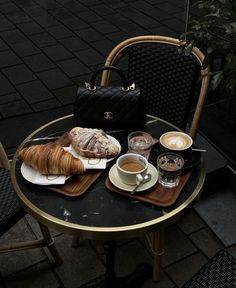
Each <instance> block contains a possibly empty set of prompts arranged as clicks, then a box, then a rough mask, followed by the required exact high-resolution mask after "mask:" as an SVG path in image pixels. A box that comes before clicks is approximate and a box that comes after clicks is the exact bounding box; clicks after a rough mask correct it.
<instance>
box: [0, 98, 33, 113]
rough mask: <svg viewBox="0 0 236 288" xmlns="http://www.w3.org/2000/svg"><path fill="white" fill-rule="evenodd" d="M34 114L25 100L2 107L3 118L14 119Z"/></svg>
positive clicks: (0, 108) (0, 111)
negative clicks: (18, 116) (13, 117)
mask: <svg viewBox="0 0 236 288" xmlns="http://www.w3.org/2000/svg"><path fill="white" fill-rule="evenodd" d="M30 112H32V110H31V108H30V106H29V105H28V104H27V103H26V102H25V101H24V100H18V101H14V102H10V103H6V104H2V105H1V106H0V113H1V114H2V115H3V117H12V116H17V115H23V114H27V113H30Z"/></svg>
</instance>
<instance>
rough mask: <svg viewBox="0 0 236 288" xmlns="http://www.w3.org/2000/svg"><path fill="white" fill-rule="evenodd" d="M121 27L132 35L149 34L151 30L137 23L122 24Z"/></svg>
mask: <svg viewBox="0 0 236 288" xmlns="http://www.w3.org/2000/svg"><path fill="white" fill-rule="evenodd" d="M120 29H121V30H122V31H124V32H126V33H127V34H129V35H130V36H138V35H149V34H150V32H149V31H148V30H146V29H144V28H142V27H140V26H139V25H137V24H135V23H131V24H126V25H122V26H120Z"/></svg>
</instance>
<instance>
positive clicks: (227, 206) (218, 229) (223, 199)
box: [194, 178, 236, 247]
mask: <svg viewBox="0 0 236 288" xmlns="http://www.w3.org/2000/svg"><path fill="white" fill-rule="evenodd" d="M215 179H217V178H215ZM213 181H215V180H213ZM216 183H217V182H216ZM212 186H213V187H214V186H215V184H214V182H213V183H212ZM219 187H221V186H219ZM217 190H218V189H217ZM235 204H236V196H235V193H234V192H233V191H232V190H231V189H229V188H228V187H227V188H223V187H221V189H220V190H218V191H217V192H215V193H214V194H212V195H208V196H206V197H202V198H201V199H200V201H198V202H197V203H196V204H195V205H194V209H195V210H196V211H197V213H198V214H199V215H200V216H201V217H202V218H203V219H204V221H205V222H206V223H207V225H208V226H209V227H210V228H211V229H212V231H213V232H214V233H215V234H216V235H217V236H218V237H219V239H220V240H221V241H222V243H223V244H224V245H225V246H226V247H229V246H231V245H234V244H235V243H236V230H235V229H234V227H235V222H236V211H235Z"/></svg>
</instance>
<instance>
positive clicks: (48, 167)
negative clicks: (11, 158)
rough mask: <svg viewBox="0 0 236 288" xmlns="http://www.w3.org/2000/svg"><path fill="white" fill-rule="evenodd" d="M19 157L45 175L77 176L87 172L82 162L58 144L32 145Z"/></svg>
mask: <svg viewBox="0 0 236 288" xmlns="http://www.w3.org/2000/svg"><path fill="white" fill-rule="evenodd" d="M18 157H19V158H20V159H21V160H22V161H23V162H24V163H26V164H27V165H29V166H31V167H33V168H34V169H36V170H37V171H39V173H41V174H45V175H49V174H52V175H75V174H82V173H84V172H85V168H84V165H83V163H82V161H81V160H80V159H78V158H75V157H74V156H73V155H71V154H70V153H69V152H67V151H65V150H64V149H63V148H62V146H60V145H59V144H57V143H54V142H49V143H47V144H40V145H32V146H30V147H26V148H23V149H22V150H20V151H19V153H18Z"/></svg>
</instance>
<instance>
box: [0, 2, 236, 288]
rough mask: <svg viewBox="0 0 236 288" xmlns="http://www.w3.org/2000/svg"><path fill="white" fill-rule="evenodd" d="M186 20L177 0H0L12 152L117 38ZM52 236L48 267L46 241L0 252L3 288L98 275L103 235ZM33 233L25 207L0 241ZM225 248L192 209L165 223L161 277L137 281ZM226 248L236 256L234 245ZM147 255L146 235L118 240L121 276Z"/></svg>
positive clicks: (188, 271)
mask: <svg viewBox="0 0 236 288" xmlns="http://www.w3.org/2000/svg"><path fill="white" fill-rule="evenodd" d="M184 19H185V1H182V0H168V1H164V0H138V1H134V0H123V1H121V0H112V1H98V0H84V1H82V0H80V1H79V0H78V1H76V0H1V1H0V132H1V141H2V142H3V144H5V147H6V148H7V150H8V152H12V153H13V152H14V150H15V148H16V147H17V145H18V144H19V143H20V141H22V139H23V138H24V137H25V136H26V135H28V134H29V133H30V132H31V131H32V130H34V129H35V128H36V127H38V126H39V125H41V124H43V123H45V122H47V121H48V120H50V119H53V118H55V117H57V116H61V115H65V114H68V113H71V112H72V104H73V102H74V100H75V96H76V89H77V87H78V85H82V84H83V82H84V81H85V80H88V79H90V75H91V72H92V71H93V70H94V69H95V68H96V67H98V66H99V65H101V64H102V63H104V60H105V57H106V56H107V54H108V52H109V51H110V50H111V49H112V48H113V47H114V46H115V45H116V44H117V43H118V42H120V41H122V40H124V39H126V38H128V37H131V36H136V35H140V34H160V35H168V36H174V37H178V36H179V35H180V34H181V33H182V32H183V31H184V25H185V24H184ZM10 132H11V133H10ZM15 132H16V133H15ZM52 234H53V236H54V239H55V243H56V246H57V247H58V249H59V250H60V254H61V256H62V258H63V260H64V264H63V265H61V266H60V267H55V266H53V265H52V264H51V259H50V255H49V254H48V252H47V250H44V249H34V250H28V251H24V252H12V253H5V254H1V255H0V276H1V277H0V287H4V288H10V287H14V288H17V287H24V288H27V287H30V288H31V287H34V288H37V287H44V288H45V287H50V288H54V287H55V288H58V287H67V288H77V287H80V286H81V285H82V284H84V283H87V282H89V281H91V280H92V279H94V278H96V277H98V276H100V275H102V274H103V273H104V271H105V268H104V251H103V245H102V244H103V243H102V242H100V241H88V240H86V239H82V240H81V242H80V245H79V247H77V248H72V246H71V244H72V238H71V236H69V235H65V234H61V233H58V232H57V231H52ZM37 236H39V230H38V226H37V223H36V221H35V220H34V219H33V218H32V217H30V216H29V215H27V216H26V217H25V218H24V219H23V220H21V221H20V222H19V223H18V224H17V225H15V226H14V227H13V228H12V229H11V230H10V231H9V232H8V233H6V234H5V235H4V236H3V237H1V239H0V241H1V242H4V241H10V240H12V238H16V239H22V238H23V239H31V238H32V237H33V238H35V237H37ZM222 248H225V247H224V245H223V244H222V243H221V242H220V241H219V239H218V238H217V237H216V236H215V234H213V232H212V231H211V230H210V229H209V227H208V226H207V225H206V223H205V222H203V221H202V220H201V218H200V217H199V216H198V215H197V214H196V212H195V211H194V210H190V211H189V212H188V213H187V214H186V215H185V216H184V217H183V218H182V220H181V221H180V222H179V223H178V224H177V225H173V226H172V227H169V229H168V230H167V231H166V238H165V253H164V255H163V262H162V268H163V269H162V278H161V281H160V282H159V283H158V284H157V283H154V282H153V281H152V280H151V279H150V280H148V281H147V282H146V283H145V285H144V286H143V287H144V288H147V287H148V288H151V287H159V288H162V287H163V288H164V287H165V288H173V287H181V285H182V284H183V283H184V282H186V280H188V279H189V278H190V277H191V276H192V275H193V274H194V273H195V272H196V271H197V270H198V269H199V268H200V267H201V266H202V265H203V264H204V263H206V261H207V259H208V258H210V257H212V256H213V255H214V254H215V253H216V252H217V251H218V250H220V249H222ZM228 249H229V251H230V252H231V253H232V254H234V255H236V247H235V246H232V247H230V248H228ZM137 251H138V253H137ZM127 255H129V256H128V257H127ZM144 261H145V262H149V263H152V256H151V253H150V250H149V248H148V245H147V243H146V241H145V239H134V240H130V241H127V242H124V241H123V242H119V243H118V249H117V253H116V272H117V275H118V276H122V275H125V274H127V273H129V272H131V271H133V269H134V268H135V267H136V265H137V264H138V263H140V262H144Z"/></svg>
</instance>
